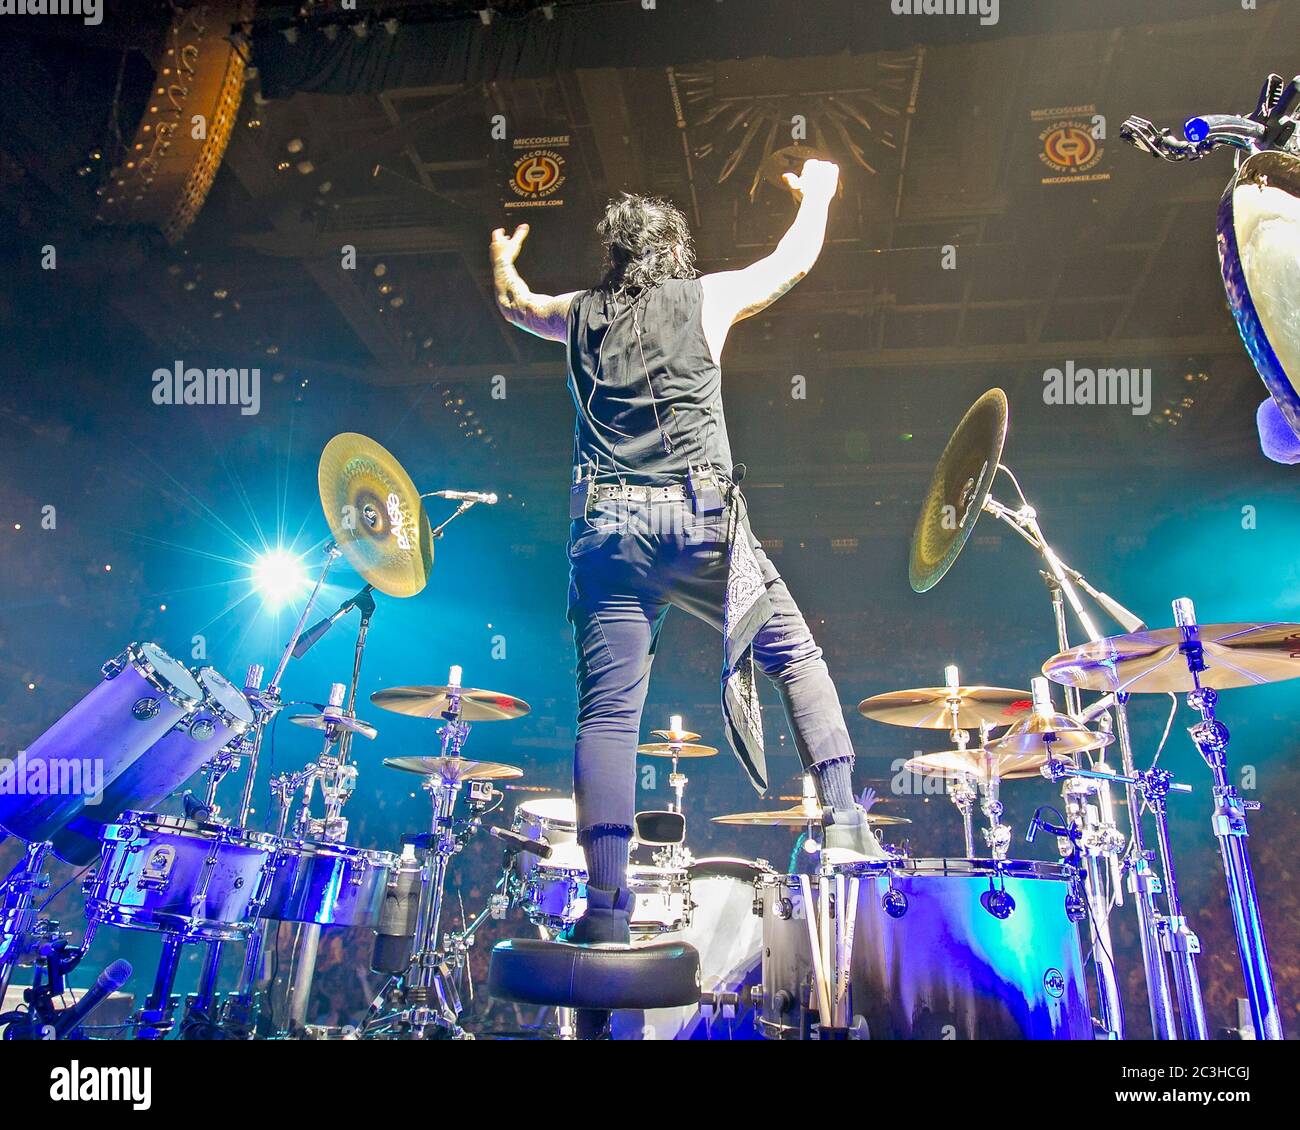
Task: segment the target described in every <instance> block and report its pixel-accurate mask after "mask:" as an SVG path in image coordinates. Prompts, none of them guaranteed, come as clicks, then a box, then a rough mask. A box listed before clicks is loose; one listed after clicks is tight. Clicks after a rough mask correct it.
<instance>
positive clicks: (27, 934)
mask: <svg viewBox="0 0 1300 1130" xmlns="http://www.w3.org/2000/svg"><path fill="white" fill-rule="evenodd" d="M49 851H50V843H49V841H48V840H39V841H34V842H32V843H29V844H28V845H27V849H26V851H25V852H24V853H23V858H22V859H20V860H19V861H18V863H17V864H15V865H14V868H13V870H12V871H10V872H9V874H8V875H6V876H5V878H4V879H3V880H0V896H3V897H0V1006H2V1005H3V1002H4V999H5V993H7V992H8V991H9V984H10V982H11V981H12V980H13V973H14V969H15V968H16V967H17V965H18V964H19V963H20V962H21V961H22V960H23V959H24V958H25V957H28V956H29V955H30V954H31V953H32V947H33V942H34V938H35V929H36V920H37V914H38V913H39V908H36V907H33V906H32V901H33V896H34V895H35V894H36V892H38V891H44V890H47V889H48V888H49V885H50V877H49V876H48V875H47V874H45V871H44V870H43V868H44V864H45V857H46V855H47V854H49ZM0 1011H3V1008H2V1007H0Z"/></svg>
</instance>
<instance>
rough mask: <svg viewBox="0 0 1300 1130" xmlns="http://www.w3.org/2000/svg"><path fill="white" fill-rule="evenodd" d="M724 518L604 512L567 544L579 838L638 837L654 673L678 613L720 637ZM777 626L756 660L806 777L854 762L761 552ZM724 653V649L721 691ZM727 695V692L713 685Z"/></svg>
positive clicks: (822, 666) (662, 508)
mask: <svg viewBox="0 0 1300 1130" xmlns="http://www.w3.org/2000/svg"><path fill="white" fill-rule="evenodd" d="M726 529H727V515H726V513H725V511H724V512H721V513H718V514H712V515H705V516H696V515H694V514H692V512H691V507H690V504H689V503H688V502H633V501H606V502H601V503H597V504H595V505H593V506H592V507H591V509H590V510H589V511H588V513H587V516H586V517H585V518H578V519H575V520H574V521H573V523H572V526H571V529H570V533H569V622H570V623H571V624H572V625H573V639H574V646H575V648H576V650H577V661H578V663H577V665H578V734H577V747H576V750H575V752H574V765H573V785H574V794H575V797H576V800H577V806H578V826H579V830H580V832H585V831H587V830H588V829H590V828H593V827H596V826H598V825H603V826H607V827H620V828H630V827H632V822H633V820H632V818H633V815H634V813H635V811H636V746H637V740H638V736H639V734H640V729H641V710H642V707H643V706H644V705H645V699H646V690H647V688H648V687H649V684H650V665H651V663H652V662H653V660H654V653H655V645H656V643H657V641H658V638H659V629H660V628H661V627H662V625H663V622H664V617H665V615H666V614H667V612H668V609H669V607H670V606H672V605H676V606H677V607H678V608H681V609H684V610H685V611H687V612H689V613H690V614H691V615H692V616H696V617H698V618H699V619H701V620H703V621H705V622H706V623H708V624H712V625H713V627H714V628H716V629H717V630H718V631H719V632H721V631H722V601H723V594H724V592H725V588H726V581H727V546H726ZM753 544H754V551H755V553H756V554H757V556H758V560H759V563H760V565H761V566H762V569H763V575H764V578H765V579H766V581H767V588H768V595H769V597H770V598H771V602H772V609H773V611H772V616H771V618H770V619H769V620H768V621H767V623H766V624H764V625H763V627H762V628H761V629H760V630H759V633H758V635H757V637H756V638H755V640H754V657H755V660H756V661H757V663H758V665H759V666H760V667H761V668H762V670H763V672H764V673H765V674H766V675H767V676H768V678H770V679H771V680H772V681H773V682H774V683H775V684H776V686H777V689H778V691H779V692H780V695H781V699H782V702H783V703H784V704H785V710H786V716H787V717H788V718H789V720H790V728H791V730H792V731H793V733H794V740H795V746H796V748H797V749H798V751H799V757H800V760H801V761H802V762H803V764H804V767H805V768H807V767H808V766H810V765H812V764H814V763H816V762H821V761H829V760H832V759H836V758H851V757H852V756H853V746H852V743H851V742H850V740H849V732H848V727H847V726H846V725H845V723H844V713H843V710H842V708H841V706H840V700H839V695H838V694H837V693H836V691H835V684H834V683H832V682H831V678H830V674H829V673H828V671H827V670H826V663H825V661H824V660H823V659H822V652H821V648H819V647H818V646H817V644H816V643H815V642H814V640H813V638H812V632H810V631H809V629H808V625H807V624H806V623H805V622H804V618H803V616H802V615H801V614H800V612H799V608H798V606H797V605H796V604H795V602H794V598H793V597H792V596H791V595H790V591H789V589H788V588H787V587H786V584H785V582H784V581H783V580H782V579H781V577H780V575H779V574H778V573H777V571H776V568H775V567H774V566H773V565H772V563H771V561H769V560H768V558H767V555H766V554H764V552H763V550H762V548H761V547H760V546H759V544H758V542H757V541H755V542H754V543H753ZM721 670H722V646H721V641H719V646H718V672H719V679H720V677H721ZM718 689H719V691H720V682H719V684H718Z"/></svg>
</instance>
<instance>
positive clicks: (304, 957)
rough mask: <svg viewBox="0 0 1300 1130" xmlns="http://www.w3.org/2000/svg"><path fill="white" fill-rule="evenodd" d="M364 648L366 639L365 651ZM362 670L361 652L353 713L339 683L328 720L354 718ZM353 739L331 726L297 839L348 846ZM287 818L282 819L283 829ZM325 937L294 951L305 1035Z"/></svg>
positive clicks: (292, 1028)
mask: <svg viewBox="0 0 1300 1130" xmlns="http://www.w3.org/2000/svg"><path fill="white" fill-rule="evenodd" d="M364 622H365V621H363V623H364ZM363 633H364V628H363ZM364 645H365V641H364V635H363V636H362V639H361V641H360V643H359V648H360V647H364ZM360 666H361V656H360V653H359V651H358V654H357V657H356V661H355V662H354V664H353V682H352V695H351V699H352V701H351V702H350V703H349V704H348V710H347V712H346V714H345V713H344V711H343V692H344V686H343V684H342V683H333V684H331V686H330V694H329V705H328V706H326V708H325V714H326V716H327V717H328V716H329V715H331V714H335V715H338V716H339V720H340V722H341V721H342V720H343V719H344V718H351V717H352V711H351V707H352V706H354V705H355V702H356V680H357V677H358V676H359V674H360ZM351 737H352V731H351V730H349V729H348V728H346V727H345V726H342V725H337V724H334V723H330V722H327V723H326V724H325V737H324V740H323V742H322V744H321V752H320V756H319V757H317V759H316V762H315V764H314V765H312V766H310V767H309V769H308V771H307V773H306V774H304V777H305V781H304V785H303V793H302V804H301V806H300V807H299V809H298V815H297V817H296V818H295V820H294V835H295V836H296V837H297V838H298V839H317V840H322V841H324V842H326V843H343V842H344V840H346V839H347V834H348V822H347V819H346V818H345V817H344V816H343V814H342V812H343V805H344V804H345V803H346V802H347V799H348V797H350V796H351V795H352V790H353V788H354V787H355V786H356V779H357V770H356V766H355V765H349V764H348V763H347V751H348V746H349V744H350V740H351ZM317 782H320V791H321V797H322V798H323V800H324V802H325V815H324V817H320V818H318V817H313V816H312V814H311V802H312V798H313V795H314V793H315V787H316V783H317ZM283 819H284V817H283V815H282V816H281V824H282V826H283ZM281 834H283V832H281ZM320 935H321V927H320V924H319V923H316V922H304V923H302V924H301V925H300V926H299V927H298V930H297V932H296V934H295V935H294V945H293V952H292V957H291V958H290V961H289V966H290V968H291V969H292V970H293V973H292V975H291V977H290V980H289V994H288V1001H287V1004H288V1014H289V1019H288V1031H289V1033H290V1034H295V1033H297V1032H300V1031H301V1030H302V1029H304V1028H305V1027H306V1026H307V1008H308V1005H309V1004H310V1001H311V986H312V981H313V980H314V979H315V975H316V957H317V954H318V952H319V949H320Z"/></svg>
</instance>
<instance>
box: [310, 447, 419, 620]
mask: <svg viewBox="0 0 1300 1130" xmlns="http://www.w3.org/2000/svg"><path fill="white" fill-rule="evenodd" d="M316 477H317V484H318V486H319V488H320V504H321V508H322V509H323V510H324V512H325V521H326V522H327V523H328V524H329V528H330V533H331V535H333V538H334V541H335V542H336V543H337V544H338V547H339V549H340V550H342V552H343V556H344V557H346V558H347V559H348V562H349V563H350V564H351V565H352V567H353V568H354V569H356V571H357V572H358V573H360V574H361V575H362V576H363V577H364V578H365V579H366V580H367V581H368V582H369V583H370V584H372V585H374V586H375V588H377V589H378V590H379V591H380V592H383V593H387V594H388V595H389V596H414V595H415V594H416V593H418V592H419V591H420V590H421V589H423V588H424V586H425V585H426V584H427V583H428V581H429V571H430V570H431V569H432V568H433V535H432V531H431V530H430V529H429V516H428V515H427V514H426V513H425V511H424V503H423V502H421V500H420V492H419V491H418V490H416V489H415V484H414V483H412V482H411V478H410V476H409V475H408V474H407V473H406V472H405V471H404V470H403V469H402V465H401V464H400V463H399V462H398V461H397V460H396V459H394V458H393V456H392V454H391V453H390V452H389V451H387V450H386V449H385V448H383V447H381V446H380V445H379V444H377V443H376V442H375V441H374V440H373V439H370V438H369V437H367V436H363V435H359V434H358V433H356V432H343V433H342V434H340V435H336V436H335V437H334V438H333V439H332V440H330V441H329V443H327V444H326V445H325V450H324V451H322V452H321V457H320V467H319V468H318V469H317V473H316Z"/></svg>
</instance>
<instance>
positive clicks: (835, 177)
mask: <svg viewBox="0 0 1300 1130" xmlns="http://www.w3.org/2000/svg"><path fill="white" fill-rule="evenodd" d="M781 179H782V180H784V181H785V184H786V187H787V188H788V189H789V190H790V191H791V192H793V193H794V198H795V199H796V200H803V199H804V197H809V198H811V199H813V200H830V198H831V197H832V196H834V195H835V189H836V188H837V187H838V186H839V183H840V167H839V165H837V164H835V162H834V161H818V160H816V159H811V160H808V161H805V162H804V163H803V169H802V170H801V171H800V173H799V175H798V176H796V175H795V174H794V173H786V174H785V176H784V177H782V178H781Z"/></svg>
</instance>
